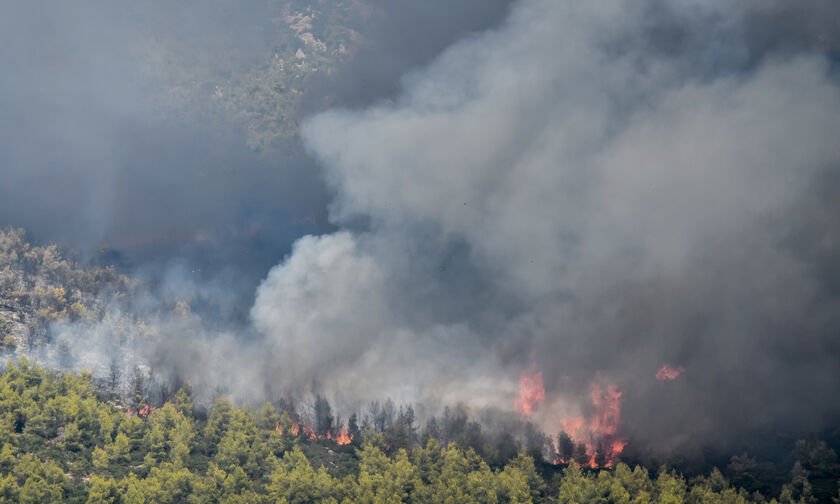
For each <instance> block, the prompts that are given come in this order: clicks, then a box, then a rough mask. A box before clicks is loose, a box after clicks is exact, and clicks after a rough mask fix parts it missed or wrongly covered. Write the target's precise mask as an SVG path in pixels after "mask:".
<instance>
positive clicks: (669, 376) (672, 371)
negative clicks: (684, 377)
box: [656, 364, 685, 381]
mask: <svg viewBox="0 0 840 504" xmlns="http://www.w3.org/2000/svg"><path fill="white" fill-rule="evenodd" d="M683 371H685V368H682V367H678V368H672V367H671V366H669V365H668V364H665V365H664V366H662V368H661V369H660V370H659V371H657V372H656V379H657V380H659V381H671V380H673V379H674V378H676V377H677V376H679V375H680V374H682V372H683Z"/></svg>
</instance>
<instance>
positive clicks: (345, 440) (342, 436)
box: [327, 427, 353, 446]
mask: <svg viewBox="0 0 840 504" xmlns="http://www.w3.org/2000/svg"><path fill="white" fill-rule="evenodd" d="M327 439H332V440H333V441H335V443H336V444H338V445H342V446H343V445H348V444H350V441H353V436H352V435H348V434H347V430H346V429H345V428H344V427H342V428H341V432H339V433H338V434H336V435H333V434H332V433H331V432H330V431H327Z"/></svg>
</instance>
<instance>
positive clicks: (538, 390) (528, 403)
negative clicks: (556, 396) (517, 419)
mask: <svg viewBox="0 0 840 504" xmlns="http://www.w3.org/2000/svg"><path fill="white" fill-rule="evenodd" d="M543 399H545V387H543V380H542V371H540V370H539V368H537V366H536V365H532V366H531V367H530V368H528V369H527V370H526V371H525V372H523V373H522V374H521V375H520V376H519V398H518V399H517V400H516V403H515V406H516V410H517V411H518V412H519V413H521V414H523V415H525V416H530V415H532V414H533V413H534V411H535V410H536V409H537V406H539V405H540V403H541V402H542V401H543Z"/></svg>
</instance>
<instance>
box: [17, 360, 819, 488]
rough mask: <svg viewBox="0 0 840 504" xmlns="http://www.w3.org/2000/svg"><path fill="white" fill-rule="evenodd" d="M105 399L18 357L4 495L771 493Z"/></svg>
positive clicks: (189, 407) (720, 480)
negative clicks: (501, 458)
mask: <svg viewBox="0 0 840 504" xmlns="http://www.w3.org/2000/svg"><path fill="white" fill-rule="evenodd" d="M105 399H106V397H105V396H103V394H102V393H101V392H97V390H96V389H95V388H94V386H93V382H92V378H91V376H90V374H86V373H82V374H72V373H68V374H61V373H55V372H51V371H46V370H44V369H42V368H40V367H37V366H35V365H33V364H31V363H29V362H28V361H27V360H26V359H21V360H20V361H19V362H18V363H17V364H9V365H8V366H7V368H6V370H5V371H4V372H3V373H2V375H0V441H2V444H3V446H2V449H0V502H2V503H12V502H21V503H50V502H59V501H61V502H80V503H81V502H88V503H131V504H135V503H176V502H190V503H209V502H227V503H233V502H236V503H252V502H253V503H269V502H272V503H274V502H283V503H307V502H334V503H337V502H342V503H350V502H357V503H385V502H388V503H392V502H393V503H397V502H415V503H426V502H428V503H441V502H452V503H456V502H457V503H467V502H475V503H478V502H482V503H526V502H557V503H564V504H565V503H573V502H604V503H606V502H622V503H629V502H634V503H639V504H643V503H653V502H656V503H683V502H685V503H697V504H700V503H710V502H719V503H733V504H734V503H739V504H741V503H743V504H747V503H751V502H756V503H760V502H767V501H766V500H765V499H764V497H762V496H760V495H758V494H755V495H749V494H748V493H746V492H745V491H744V490H737V489H735V488H733V487H731V486H730V484H729V482H728V481H727V479H726V478H725V477H724V476H723V475H722V474H721V473H720V472H719V471H718V470H717V469H714V470H713V471H712V472H711V473H710V474H709V475H708V476H706V477H703V476H701V477H696V478H693V479H692V480H691V481H690V482H686V480H685V479H684V478H683V477H682V476H680V475H679V474H677V473H675V472H673V471H670V470H668V469H666V468H661V469H659V470H658V471H655V472H651V471H649V470H647V469H645V468H643V467H638V466H637V467H635V468H632V469H631V468H630V467H628V466H627V465H625V464H622V463H619V464H617V465H616V467H615V468H614V469H612V470H602V471H590V470H584V469H581V468H580V467H578V466H577V464H575V463H574V462H571V463H570V464H568V466H565V467H563V466H560V465H558V466H553V467H552V468H551V469H549V470H546V467H545V466H537V465H535V462H534V459H533V458H532V457H530V456H528V455H526V454H525V453H524V452H520V453H519V454H518V455H516V456H515V457H513V458H512V459H511V460H509V461H508V462H507V463H506V464H504V465H502V466H495V467H492V466H491V465H488V463H487V462H486V461H485V460H483V459H482V457H481V456H479V455H478V454H477V453H476V451H475V450H474V449H473V448H471V447H469V446H464V445H461V444H459V443H455V442H452V443H449V444H448V445H447V446H441V444H440V443H439V442H438V441H437V440H436V439H435V438H433V437H430V436H425V444H424V445H423V446H413V447H411V446H409V447H399V448H398V447H396V446H393V445H392V444H386V436H385V435H384V434H383V433H379V432H375V430H373V429H369V430H367V431H365V432H364V433H361V434H357V435H356V437H357V438H362V439H353V440H352V441H351V440H349V439H346V438H344V439H340V441H339V442H338V443H345V444H341V445H340V444H338V443H337V442H335V441H332V440H330V439H325V438H321V437H319V436H316V435H315V434H314V433H313V432H312V431H311V430H310V429H307V428H305V427H303V428H301V426H300V425H299V424H297V423H295V422H293V420H292V418H291V417H290V416H289V415H288V414H287V413H286V412H281V414H278V412H277V411H276V409H275V407H274V406H273V405H271V404H266V405H265V406H264V407H262V408H261V409H259V410H258V411H256V410H251V409H248V408H238V407H236V406H233V405H231V404H230V403H229V402H228V401H226V400H224V399H218V400H217V401H216V402H215V404H214V405H213V407H212V408H211V409H209V411H202V410H197V409H195V408H194V406H193V404H192V401H191V399H190V394H189V391H188V389H182V390H180V391H179V392H178V393H177V394H176V395H175V397H174V399H173V400H172V401H171V402H167V403H166V404H164V405H163V406H162V407H160V408H156V409H154V408H150V407H148V406H146V407H144V408H142V409H141V410H139V412H138V413H134V412H133V411H132V410H131V409H128V410H127V409H125V408H123V407H121V406H119V405H118V404H116V403H114V402H111V401H106V400H105ZM150 410H151V411H150ZM342 433H344V432H343V431H342ZM330 437H332V436H330ZM795 471H796V469H795ZM811 492H812V490H811V488H810V485H809V483H808V479H807V473H806V472H805V470H804V469H803V468H802V466H801V465H798V473H797V472H795V473H794V474H793V481H792V482H791V484H790V485H786V486H785V487H784V489H783V490H782V493H781V496H780V500H778V501H777V500H776V499H773V500H770V501H769V502H771V503H773V502H782V503H794V502H801V503H807V502H814V499H813V497H812V494H811Z"/></svg>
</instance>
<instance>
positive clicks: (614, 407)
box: [554, 382, 627, 469]
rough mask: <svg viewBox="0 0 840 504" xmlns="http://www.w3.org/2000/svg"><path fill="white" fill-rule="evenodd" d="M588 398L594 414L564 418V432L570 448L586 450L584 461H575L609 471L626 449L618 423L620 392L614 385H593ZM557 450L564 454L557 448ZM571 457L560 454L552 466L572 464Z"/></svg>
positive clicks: (559, 447) (625, 440)
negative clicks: (581, 447)
mask: <svg viewBox="0 0 840 504" xmlns="http://www.w3.org/2000/svg"><path fill="white" fill-rule="evenodd" d="M589 397H590V398H591V400H592V405H593V406H594V407H595V411H594V413H593V414H592V415H591V416H590V417H588V418H586V417H582V416H576V417H567V418H564V419H563V420H562V423H563V431H564V432H565V433H566V435H568V436H569V438H570V439H571V441H572V443H573V446H574V447H578V446H580V445H583V446H585V447H586V456H587V457H588V460H586V462H583V463H582V462H581V461H579V460H578V461H576V462H577V463H578V464H580V465H584V466H588V467H590V468H592V469H598V468H611V467H613V465H614V464H615V460H616V458H617V457H618V456H619V455H620V454H621V452H622V451H624V448H625V447H626V446H627V439H626V438H625V437H623V436H621V435H620V434H619V426H620V423H621V392H619V391H618V389H617V388H616V386H615V385H612V384H604V383H598V382H593V383H592V385H590V388H589ZM559 444H560V441H559V440H558V446H557V450H558V452H562V451H563V447H561V446H559ZM573 457H574V456H573V455H572V454H568V453H566V454H563V453H561V455H560V456H559V457H558V458H557V459H556V460H555V461H554V463H562V464H566V463H569V462H571V459H572V458H573Z"/></svg>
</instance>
